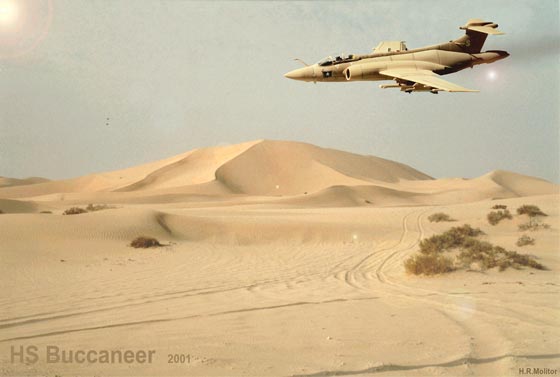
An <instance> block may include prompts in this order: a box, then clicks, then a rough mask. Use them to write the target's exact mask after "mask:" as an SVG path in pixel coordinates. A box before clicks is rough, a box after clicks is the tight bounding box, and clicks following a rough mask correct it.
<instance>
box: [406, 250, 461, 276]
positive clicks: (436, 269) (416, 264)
mask: <svg viewBox="0 0 560 377" xmlns="http://www.w3.org/2000/svg"><path fill="white" fill-rule="evenodd" d="M404 267H405V269H406V271H407V272H408V273H410V274H414V275H421V274H424V275H436V274H443V273H446V272H451V271H453V261H452V260H451V258H449V257H447V256H445V255H441V254H434V253H432V254H417V255H414V256H412V257H410V258H408V259H407V260H406V261H405V262H404Z"/></svg>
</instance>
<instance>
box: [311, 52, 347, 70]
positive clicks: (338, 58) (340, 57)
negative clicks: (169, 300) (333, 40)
mask: <svg viewBox="0 0 560 377" xmlns="http://www.w3.org/2000/svg"><path fill="white" fill-rule="evenodd" d="M354 57H355V55H354V54H348V55H347V54H340V55H337V56H335V57H334V58H333V57H332V56H327V57H326V58H324V59H323V60H321V61H319V62H318V63H317V64H318V65H319V66H321V67H326V66H329V65H333V64H338V63H343V62H346V61H349V60H352V59H354Z"/></svg>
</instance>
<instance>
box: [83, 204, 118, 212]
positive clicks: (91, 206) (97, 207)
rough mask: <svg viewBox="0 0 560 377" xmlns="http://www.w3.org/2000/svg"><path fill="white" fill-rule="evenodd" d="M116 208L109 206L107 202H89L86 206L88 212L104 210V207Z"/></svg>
mask: <svg viewBox="0 0 560 377" xmlns="http://www.w3.org/2000/svg"><path fill="white" fill-rule="evenodd" d="M111 208H115V207H112V206H108V205H107V204H91V203H90V204H88V205H87V207H86V211H88V212H95V211H102V210H104V209H111Z"/></svg>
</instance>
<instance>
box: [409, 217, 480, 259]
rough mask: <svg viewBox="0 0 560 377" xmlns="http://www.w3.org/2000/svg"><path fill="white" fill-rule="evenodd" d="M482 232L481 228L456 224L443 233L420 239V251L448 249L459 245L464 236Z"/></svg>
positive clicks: (474, 235) (439, 251) (463, 240)
mask: <svg viewBox="0 0 560 377" xmlns="http://www.w3.org/2000/svg"><path fill="white" fill-rule="evenodd" d="M482 234H484V232H483V231H482V230H480V229H478V228H473V227H471V226H470V225H469V224H465V225H462V226H456V227H453V228H451V229H449V230H448V231H447V232H444V233H443V234H439V235H434V236H431V237H429V238H425V239H423V240H422V241H420V252H421V253H422V254H430V253H441V252H444V251H448V250H450V249H454V248H457V247H459V246H461V245H462V244H463V242H465V238H467V237H477V236H480V235H482Z"/></svg>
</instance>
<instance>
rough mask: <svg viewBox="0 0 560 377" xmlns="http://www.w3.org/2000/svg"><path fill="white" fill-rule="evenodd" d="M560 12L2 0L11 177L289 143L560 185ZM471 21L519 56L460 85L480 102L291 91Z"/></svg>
mask: <svg viewBox="0 0 560 377" xmlns="http://www.w3.org/2000/svg"><path fill="white" fill-rule="evenodd" d="M6 2H11V3H15V4H16V5H15V7H16V8H17V9H16V10H15V11H14V9H15V8H14V9H11V10H10V9H7V8H6V5H5V4H6ZM3 3H4V5H2V4H3ZM558 4H559V3H558V1H557V0H549V1H546V0H534V1H519V0H517V1H511V0H506V1H489V0H483V1H473V0H468V1H466V0H465V1H441V0H437V1H429V0H423V1H395V0H391V1H360V2H349V1H344V2H233V1H231V2H230V1H228V2H187V1H148V0H129V1H119V0H112V1H94V0H86V1H79V0H53V1H52V2H49V1H47V0H28V1H22V0H0V176H11V177H26V176H45V177H48V178H68V177H73V176H78V175H85V174H88V173H92V172H99V171H107V170H115V169H120V168H125V167H129V166H134V165H138V164H141V163H145V162H149V161H153V160H157V159H161V158H165V157H168V156H172V155H175V154H178V153H182V152H184V151H187V150H190V149H193V148H198V147H204V146H213V145H218V144H224V143H228V144H229V143H239V142H243V141H247V140H254V139H281V140H296V141H304V142H309V143H312V144H316V145H319V146H323V147H332V148H336V149H341V150H346V151H350V152H355V153H360V154H371V155H375V156H379V157H384V158H388V159H392V160H395V161H399V162H402V163H405V164H408V165H411V166H412V167H414V168H416V169H418V170H420V171H422V172H424V173H427V174H429V175H432V176H434V177H475V176H479V175H482V174H485V173H487V172H489V171H491V170H495V169H505V170H511V171H515V172H519V173H523V174H528V175H534V176H538V177H542V178H545V179H548V180H552V181H556V182H558V181H560V178H559V174H560V173H559V165H560V164H559V159H560V157H559V128H560V116H559V103H560V89H559V88H560V86H559V81H560V68H559V67H560V60H559V56H560V55H559V40H560V26H559V25H560V24H559V18H560V15H559V6H558ZM10 6H12V5H10ZM2 7H4V8H2ZM12 8H13V7H12ZM2 9H4V10H3V11H2ZM10 12H11V13H10ZM49 12H50V14H51V18H50V23H49V19H48V17H47V15H48V14H49ZM2 14H3V15H2ZM2 17H3V18H2ZM26 17H27V18H26ZM469 18H483V19H486V20H488V21H494V22H496V23H498V24H499V25H500V29H501V30H502V31H504V32H505V33H506V35H503V36H490V37H489V38H488V40H487V42H486V44H485V46H484V49H485V50H486V49H488V50H491V49H498V50H506V51H508V52H510V54H511V56H510V57H509V58H507V59H505V60H502V61H499V62H496V63H494V64H490V65H484V66H477V67H475V68H474V69H472V70H471V69H468V70H464V71H462V72H459V73H457V74H453V75H448V76H446V77H445V78H446V79H447V80H450V81H452V82H455V83H457V84H459V85H462V86H465V87H467V88H471V89H480V90H481V92H480V93H440V94H438V95H432V94H429V93H413V94H411V95H408V94H404V93H401V92H399V91H398V90H389V89H387V90H382V89H379V88H378V85H379V82H369V83H368V82H358V83H319V84H316V85H314V84H313V83H303V82H298V81H293V80H288V79H286V78H284V77H283V74H284V73H286V72H287V71H290V70H292V69H295V68H297V67H299V66H301V65H300V63H298V62H295V61H293V60H292V59H293V58H295V57H298V58H301V59H303V60H305V61H306V62H308V63H314V62H316V61H318V60H320V59H322V58H323V57H325V56H327V55H331V54H333V53H342V52H344V53H367V52H368V51H370V50H371V48H373V47H374V46H376V45H377V43H378V42H379V41H382V40H405V41H406V42H407V45H408V47H409V48H416V47H422V46H425V45H430V44H435V43H439V42H446V41H449V40H451V39H455V38H458V37H459V36H461V35H462V34H463V33H464V32H463V31H462V30H459V26H461V25H463V24H464V23H465V22H466V21H467V20H468V19H469ZM30 20H34V21H33V22H31V21H30ZM41 25H45V27H43V26H41ZM47 26H48V30H47ZM492 74H493V75H495V77H494V79H491V76H492ZM107 118H109V121H108V123H109V125H106V123H107Z"/></svg>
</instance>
